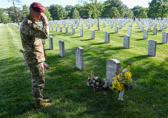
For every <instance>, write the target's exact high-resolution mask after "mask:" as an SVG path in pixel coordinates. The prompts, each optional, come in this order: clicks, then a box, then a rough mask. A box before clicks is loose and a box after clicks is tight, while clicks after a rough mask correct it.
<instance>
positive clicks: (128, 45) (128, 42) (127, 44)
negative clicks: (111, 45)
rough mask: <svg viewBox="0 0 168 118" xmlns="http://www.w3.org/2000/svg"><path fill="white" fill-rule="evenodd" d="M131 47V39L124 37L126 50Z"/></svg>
mask: <svg viewBox="0 0 168 118" xmlns="http://www.w3.org/2000/svg"><path fill="white" fill-rule="evenodd" d="M129 47H130V37H129V36H128V35H125V36H124V48H126V49H129Z"/></svg>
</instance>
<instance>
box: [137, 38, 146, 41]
mask: <svg viewBox="0 0 168 118" xmlns="http://www.w3.org/2000/svg"><path fill="white" fill-rule="evenodd" d="M141 40H145V39H143V38H141V39H136V41H141Z"/></svg>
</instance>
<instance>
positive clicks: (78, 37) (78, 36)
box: [71, 36, 80, 38]
mask: <svg viewBox="0 0 168 118" xmlns="http://www.w3.org/2000/svg"><path fill="white" fill-rule="evenodd" d="M71 38H80V36H75V37H71Z"/></svg>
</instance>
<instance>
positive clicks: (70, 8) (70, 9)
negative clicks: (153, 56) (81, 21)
mask: <svg viewBox="0 0 168 118" xmlns="http://www.w3.org/2000/svg"><path fill="white" fill-rule="evenodd" d="M74 9H75V8H74V7H73V6H72V5H66V6H65V10H66V12H67V13H68V17H69V18H72V13H73V11H74Z"/></svg>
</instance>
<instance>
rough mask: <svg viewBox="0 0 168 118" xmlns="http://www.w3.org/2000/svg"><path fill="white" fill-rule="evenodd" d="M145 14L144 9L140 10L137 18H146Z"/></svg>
mask: <svg viewBox="0 0 168 118" xmlns="http://www.w3.org/2000/svg"><path fill="white" fill-rule="evenodd" d="M147 17H148V16H147V12H146V9H144V8H142V9H140V10H139V12H138V18H147Z"/></svg>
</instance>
